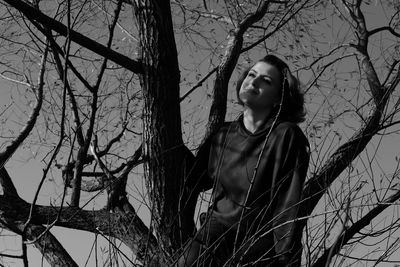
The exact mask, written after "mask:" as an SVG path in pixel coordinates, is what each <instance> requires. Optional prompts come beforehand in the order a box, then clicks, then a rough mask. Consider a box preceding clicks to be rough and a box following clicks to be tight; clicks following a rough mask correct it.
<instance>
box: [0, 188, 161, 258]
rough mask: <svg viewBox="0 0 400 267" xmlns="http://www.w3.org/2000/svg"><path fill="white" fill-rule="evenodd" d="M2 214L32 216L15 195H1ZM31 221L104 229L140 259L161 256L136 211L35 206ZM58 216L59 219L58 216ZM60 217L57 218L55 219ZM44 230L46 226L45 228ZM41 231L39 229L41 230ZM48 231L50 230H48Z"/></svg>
mask: <svg viewBox="0 0 400 267" xmlns="http://www.w3.org/2000/svg"><path fill="white" fill-rule="evenodd" d="M0 210H1V211H2V213H0V214H1V216H2V217H4V218H7V220H13V221H14V222H24V221H25V220H26V218H27V217H28V216H29V210H30V204H28V203H26V202H25V201H23V200H22V199H18V198H15V197H12V196H6V195H3V196H1V195H0ZM34 210H35V212H34V213H33V215H32V218H31V221H30V223H31V225H29V226H28V228H29V227H30V226H32V224H33V225H41V224H47V223H48V222H49V221H56V223H55V226H61V227H66V228H70V229H76V230H82V231H88V232H92V233H98V231H101V232H103V233H107V234H108V235H110V236H112V237H115V238H118V239H119V240H121V241H122V242H123V243H124V244H126V245H127V246H128V247H129V248H130V249H131V250H132V251H133V253H134V254H136V255H137V257H138V259H139V260H141V261H144V260H148V261H151V259H153V260H158V245H157V240H156V239H155V237H154V236H153V234H152V233H151V232H150V231H149V229H148V228H147V226H146V225H145V224H144V223H143V222H142V220H141V219H140V218H139V217H138V216H137V214H136V213H134V212H132V211H130V212H127V213H125V212H120V211H117V212H114V213H110V212H109V211H107V210H97V211H87V210H82V209H80V208H77V207H63V209H62V213H61V214H60V215H59V214H58V211H59V208H58V207H48V206H40V205H35V206H34ZM57 216H59V217H58V219H57ZM56 219H57V220H56ZM42 230H43V231H44V230H45V229H44V228H43V229H42ZM43 231H41V232H40V233H42V232H43ZM47 234H49V233H47Z"/></svg>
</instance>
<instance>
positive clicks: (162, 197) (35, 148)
mask: <svg viewBox="0 0 400 267" xmlns="http://www.w3.org/2000/svg"><path fill="white" fill-rule="evenodd" d="M0 3H1V12H2V15H1V17H2V18H3V19H2V23H3V24H2V26H1V27H2V32H3V34H2V35H1V39H0V40H1V42H2V46H1V54H2V59H1V70H0V71H1V77H2V79H3V81H7V83H5V84H6V85H7V86H9V88H10V89H9V90H10V92H12V97H10V99H12V102H10V103H9V104H7V106H4V107H3V108H2V110H1V115H2V120H3V127H2V146H1V154H0V162H1V169H0V171H1V172H0V185H1V187H2V194H1V195H0V200H1V201H0V211H1V212H0V219H1V220H0V225H1V227H2V228H3V229H6V230H7V231H10V232H13V233H15V234H17V235H19V236H21V238H22V240H23V245H22V248H23V249H22V253H21V254H22V255H21V256H18V257H20V258H21V260H22V261H23V262H24V263H25V264H26V265H27V262H28V259H27V256H26V253H25V251H26V245H30V244H33V245H34V246H35V247H37V248H38V249H39V251H40V252H41V253H42V254H43V256H44V257H45V259H46V260H47V261H48V262H49V263H50V264H51V265H55V266H57V265H62V266H77V263H76V262H75V260H74V259H73V258H72V257H71V256H70V255H69V254H68V252H67V251H66V250H65V249H64V248H63V246H62V242H61V243H60V242H59V241H58V240H57V238H56V237H55V236H54V235H53V234H52V229H53V227H65V228H71V229H77V230H84V231H87V232H92V233H95V234H99V235H102V236H105V237H106V238H116V239H118V240H120V241H121V242H123V243H124V244H125V245H126V246H127V247H129V249H130V250H131V251H132V255H134V258H135V260H132V257H131V256H124V257H123V258H124V259H123V261H128V262H130V264H144V265H145V266H151V265H154V266H165V265H172V264H173V261H174V260H176V257H177V255H179V252H180V249H181V247H182V245H183V244H184V243H185V241H187V239H188V238H189V237H190V235H191V234H192V233H193V231H194V229H195V221H194V217H195V215H196V209H195V208H196V204H197V203H198V201H197V200H198V196H199V194H201V192H200V190H199V189H197V182H198V181H197V180H196V179H195V175H193V174H192V172H191V171H192V167H193V164H194V162H195V161H196V157H195V155H194V154H195V153H193V151H195V150H196V149H195V148H196V147H197V146H198V145H199V144H201V143H202V140H205V138H207V137H208V136H209V135H210V134H211V133H212V132H214V131H215V130H217V129H218V128H219V127H220V125H221V124H222V123H223V121H224V120H225V119H226V117H229V116H231V117H234V116H235V115H236V114H238V111H237V110H238V108H237V105H235V104H234V103H233V101H232V100H231V99H233V98H234V96H231V95H230V94H229V93H228V88H229V87H231V86H232V84H233V83H232V82H230V80H231V77H232V75H233V74H234V70H235V67H237V69H238V70H239V71H240V69H241V68H242V66H245V65H247V64H248V62H249V59H255V58H257V57H261V56H262V55H264V54H265V51H267V52H268V53H275V54H278V55H282V56H285V57H286V59H287V61H288V62H290V63H291V65H292V68H293V70H294V71H295V72H296V74H297V75H298V76H299V78H300V80H302V81H304V88H305V91H306V92H307V96H308V104H309V119H308V120H307V122H306V124H305V125H303V128H304V130H305V132H306V133H307V135H308V136H309V139H310V142H311V144H312V164H311V166H310V172H309V177H308V179H307V182H306V184H305V186H304V194H303V195H304V198H303V201H302V208H301V217H300V218H299V220H300V221H301V222H302V225H303V228H304V238H303V243H304V254H303V255H304V257H303V258H304V259H303V263H304V264H305V265H307V266H314V265H315V266H320V265H322V264H323V265H326V266H327V265H329V264H330V263H332V264H334V265H340V264H343V263H345V262H346V261H347V262H354V261H361V262H363V263H365V262H368V261H369V260H370V258H368V257H366V256H365V255H362V252H361V254H360V250H361V251H362V249H363V246H362V245H360V242H359V241H363V242H364V241H365V240H374V238H375V239H380V240H379V242H383V240H384V241H385V246H384V249H382V251H376V252H375V254H373V255H372V256H371V257H372V258H373V259H376V260H377V261H388V260H393V258H391V255H392V254H393V253H394V251H396V250H398V248H399V243H398V239H395V240H392V238H391V236H390V235H391V234H392V233H394V232H396V231H398V228H399V225H398V219H399V217H398V214H396V213H395V212H397V208H396V206H395V205H394V203H396V201H398V199H399V197H400V193H399V190H398V189H399V187H398V182H397V179H398V168H397V167H398V166H397V167H396V168H394V170H388V169H386V168H382V170H381V171H377V169H376V168H377V167H379V166H380V164H382V163H381V162H380V160H382V157H383V156H385V155H386V154H385V153H384V152H381V151H379V148H380V147H381V146H383V142H384V141H386V140H388V141H389V142H393V143H394V142H395V141H394V140H396V138H398V137H397V136H396V134H397V132H398V129H397V127H398V122H399V115H398V112H399V109H398V107H399V104H400V102H399V99H398V94H397V93H398V92H397V91H396V88H397V89H398V84H399V82H400V64H399V62H400V54H399V49H398V48H399V40H400V29H399V28H400V24H399V22H400V20H399V16H400V15H399V14H400V9H399V8H400V6H399V3H397V2H396V1H392V2H388V3H378V2H373V1H364V2H363V1H360V0H348V1H345V0H342V1H330V2H329V3H328V2H326V1H319V0H313V1H311V0H308V1H304V0H303V1H300V0H293V1H247V2H246V3H238V2H236V1H203V2H202V3H191V2H184V1H154V0H141V1H134V0H118V1H79V2H76V3H74V2H72V1H69V0H67V1H63V2H59V3H58V2H52V1H31V2H26V1H22V0H2V1H1V2H0ZM371 14H372V15H371ZM382 14H384V15H385V17H384V22H383V24H379V23H380V22H379V23H378V21H376V20H375V19H374V17H373V15H377V16H381V17H382V16H383V15H382ZM35 79H37V82H34V80H35ZM200 87H201V88H202V89H200ZM208 87H212V89H211V90H209V89H208ZM201 90H202V92H200V91H201ZM14 91H16V92H18V94H16V93H14ZM233 95H234V94H233ZM201 99H202V100H201ZM208 106H209V107H210V108H209V109H205V108H204V107H208ZM190 109H194V112H193V113H191V112H189V110H190ZM227 109H228V110H229V112H228V115H227ZM30 111H31V113H30V115H29V116H28V115H27V114H28V112H30ZM204 113H207V114H205V115H204ZM21 121H24V123H23V125H24V127H23V129H22V131H20V132H19V133H15V131H17V129H19V128H20V123H21ZM17 127H18V128H17ZM371 150H372V151H373V152H371ZM24 151H25V153H26V151H31V152H33V153H35V154H36V157H40V158H41V160H42V162H44V167H43V173H42V177H41V178H40V182H39V187H38V188H36V189H35V191H34V197H33V200H29V201H27V200H24V199H23V198H22V197H21V196H20V195H19V194H18V191H17V189H16V187H15V185H14V182H13V181H14V180H15V177H10V175H9V173H8V172H7V168H8V167H7V164H10V163H8V162H9V161H10V160H12V159H13V157H16V155H17V154H18V153H22V152H24ZM397 153H398V152H397ZM397 155H398V154H397ZM387 160H388V159H387V156H385V161H387ZM397 162H399V161H398V160H397ZM134 169H135V170H137V171H136V173H135V174H133V172H132V170H134ZM379 175H381V177H382V178H381V179H379V178H378V176H379ZM128 176H129V177H131V178H130V179H128ZM24 179H33V178H31V177H29V178H28V177H26V178H24ZM34 179H37V177H34ZM132 179H133V180H132ZM51 180H54V183H55V184H57V181H61V180H62V186H61V187H62V189H61V188H60V187H58V188H59V189H58V192H57V193H58V194H57V195H53V196H52V197H51V201H52V202H53V203H52V204H51V205H39V204H38V199H39V198H40V195H41V193H42V187H43V185H44V184H46V183H49V182H51ZM379 180H380V181H379ZM142 181H143V184H144V189H143V190H139V191H140V192H139V191H138V192H136V193H135V194H131V195H130V196H129V199H128V195H127V194H128V193H129V191H130V190H131V189H130V187H132V186H135V185H137V184H138V183H140V182H142ZM378 181H379V184H378ZM101 192H106V196H107V197H106V204H105V207H104V208H98V207H97V209H94V210H93V209H92V210H90V209H88V208H87V205H88V204H91V203H92V202H93V200H94V199H96V197H98V196H99V194H101ZM139 193H140V194H143V195H142V196H143V197H142V199H141V200H140V201H139V202H138V201H137V200H136V199H134V198H138V197H139V196H140V195H139ZM48 202H49V200H47V203H48ZM138 203H141V204H145V205H147V206H148V210H149V214H150V216H151V218H150V223H148V224H147V223H145V222H144V220H145V219H144V217H143V216H139V215H138V213H137V209H135V207H134V206H135V205H136V206H137V205H138ZM388 209H392V211H393V216H392V217H391V220H390V221H389V222H380V221H379V220H380V218H382V217H383V216H386V215H387V210H388ZM365 242H369V241H365ZM372 242H374V241H372ZM110 244H113V243H112V241H110ZM364 248H365V246H364ZM4 255H5V256H12V255H9V254H6V253H4ZM13 257H14V256H13ZM375 257H376V258H375ZM333 260H335V261H334V262H333ZM397 260H398V259H397Z"/></svg>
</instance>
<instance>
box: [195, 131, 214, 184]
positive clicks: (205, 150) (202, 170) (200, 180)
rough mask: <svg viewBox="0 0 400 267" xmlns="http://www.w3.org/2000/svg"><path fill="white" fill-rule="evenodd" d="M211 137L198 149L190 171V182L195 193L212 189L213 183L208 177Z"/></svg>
mask: <svg viewBox="0 0 400 267" xmlns="http://www.w3.org/2000/svg"><path fill="white" fill-rule="evenodd" d="M211 143H212V137H209V138H208V139H207V140H206V141H205V142H204V143H203V144H202V145H201V146H200V148H199V150H198V152H197V154H196V157H195V162H194V164H193V167H192V171H191V175H190V176H191V180H192V184H193V185H194V187H195V189H196V191H198V192H201V191H206V190H209V189H211V188H212V186H213V181H212V179H211V178H210V176H209V175H208V161H209V156H210V149H211Z"/></svg>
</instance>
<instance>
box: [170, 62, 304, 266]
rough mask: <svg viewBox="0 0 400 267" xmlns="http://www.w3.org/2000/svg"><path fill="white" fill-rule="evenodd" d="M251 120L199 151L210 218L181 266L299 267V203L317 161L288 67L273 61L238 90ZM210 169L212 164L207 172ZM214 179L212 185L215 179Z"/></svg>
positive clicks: (228, 127)
mask: <svg viewBox="0 0 400 267" xmlns="http://www.w3.org/2000/svg"><path fill="white" fill-rule="evenodd" d="M236 92H237V97H238V100H239V103H240V104H242V105H243V107H244V111H243V114H242V115H241V116H240V117H239V118H238V120H236V121H233V122H229V123H226V124H225V125H224V126H223V127H222V128H221V129H220V130H219V131H218V132H217V133H216V134H215V135H213V136H212V138H210V140H209V141H207V142H206V143H205V144H204V145H203V146H202V148H201V149H200V151H199V153H198V158H199V161H198V164H197V166H196V171H198V170H199V169H201V168H205V169H207V172H206V173H207V175H205V176H204V177H203V178H202V179H201V184H202V186H203V188H202V189H204V190H206V189H209V188H211V186H213V201H212V203H213V204H212V207H210V209H209V212H208V213H207V217H206V219H205V221H204V223H203V225H202V227H201V228H200V230H199V231H198V232H197V233H196V235H195V236H194V238H193V240H191V242H189V244H188V245H187V246H186V248H185V252H184V253H183V256H182V257H181V258H180V259H179V264H178V265H179V266H236V265H237V264H240V266H246V265H247V266H274V265H280V266H282V267H283V266H299V265H300V257H301V242H300V241H301V231H300V230H299V229H298V224H297V223H296V218H297V216H298V210H299V201H300V199H301V192H302V186H303V182H304V179H305V176H306V172H307V168H308V161H309V148H308V147H309V146H308V141H307V139H306V137H305V136H304V134H303V133H302V131H301V130H300V128H299V127H298V126H297V123H299V122H302V121H304V98H303V94H302V93H301V92H300V90H299V83H298V81H297V79H296V78H295V77H294V76H293V75H292V74H291V73H290V71H289V68H288V66H287V64H286V63H285V62H283V61H282V60H281V59H279V58H277V57H276V56H273V55H267V56H265V57H264V58H262V59H260V60H259V61H257V62H256V63H255V64H254V65H253V66H252V67H251V68H249V69H248V70H246V71H245V72H244V74H243V75H242V77H241V78H240V79H239V82H238V84H237V88H236ZM204 165H206V166H204ZM205 177H209V178H211V179H207V178H205Z"/></svg>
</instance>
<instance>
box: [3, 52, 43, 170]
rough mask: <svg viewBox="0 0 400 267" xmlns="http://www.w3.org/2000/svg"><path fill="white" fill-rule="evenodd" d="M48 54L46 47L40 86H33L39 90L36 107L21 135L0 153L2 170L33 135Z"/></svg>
mask: <svg viewBox="0 0 400 267" xmlns="http://www.w3.org/2000/svg"><path fill="white" fill-rule="evenodd" d="M47 53H48V46H46V48H45V51H44V54H43V56H42V62H41V64H40V66H41V69H40V73H39V77H38V85H37V88H35V87H34V86H31V88H32V90H33V91H36V90H37V96H36V98H37V100H36V105H35V107H34V108H33V110H32V113H31V115H30V116H29V119H28V121H27V122H26V125H25V127H24V128H23V129H22V130H21V132H20V133H19V135H18V136H17V137H16V138H15V139H14V140H13V141H12V142H11V144H9V145H8V146H7V147H6V148H5V150H4V151H3V152H1V153H0V168H3V167H4V164H6V162H7V161H8V160H9V159H10V158H11V157H12V155H13V154H14V153H15V151H16V150H17V149H18V147H19V146H20V145H21V144H22V142H24V140H25V139H26V138H27V137H28V135H29V134H30V133H31V131H32V129H33V127H34V126H35V123H36V120H37V118H38V117H39V113H40V109H41V108H42V103H43V86H44V81H43V80H44V73H45V69H46V61H47Z"/></svg>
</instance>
